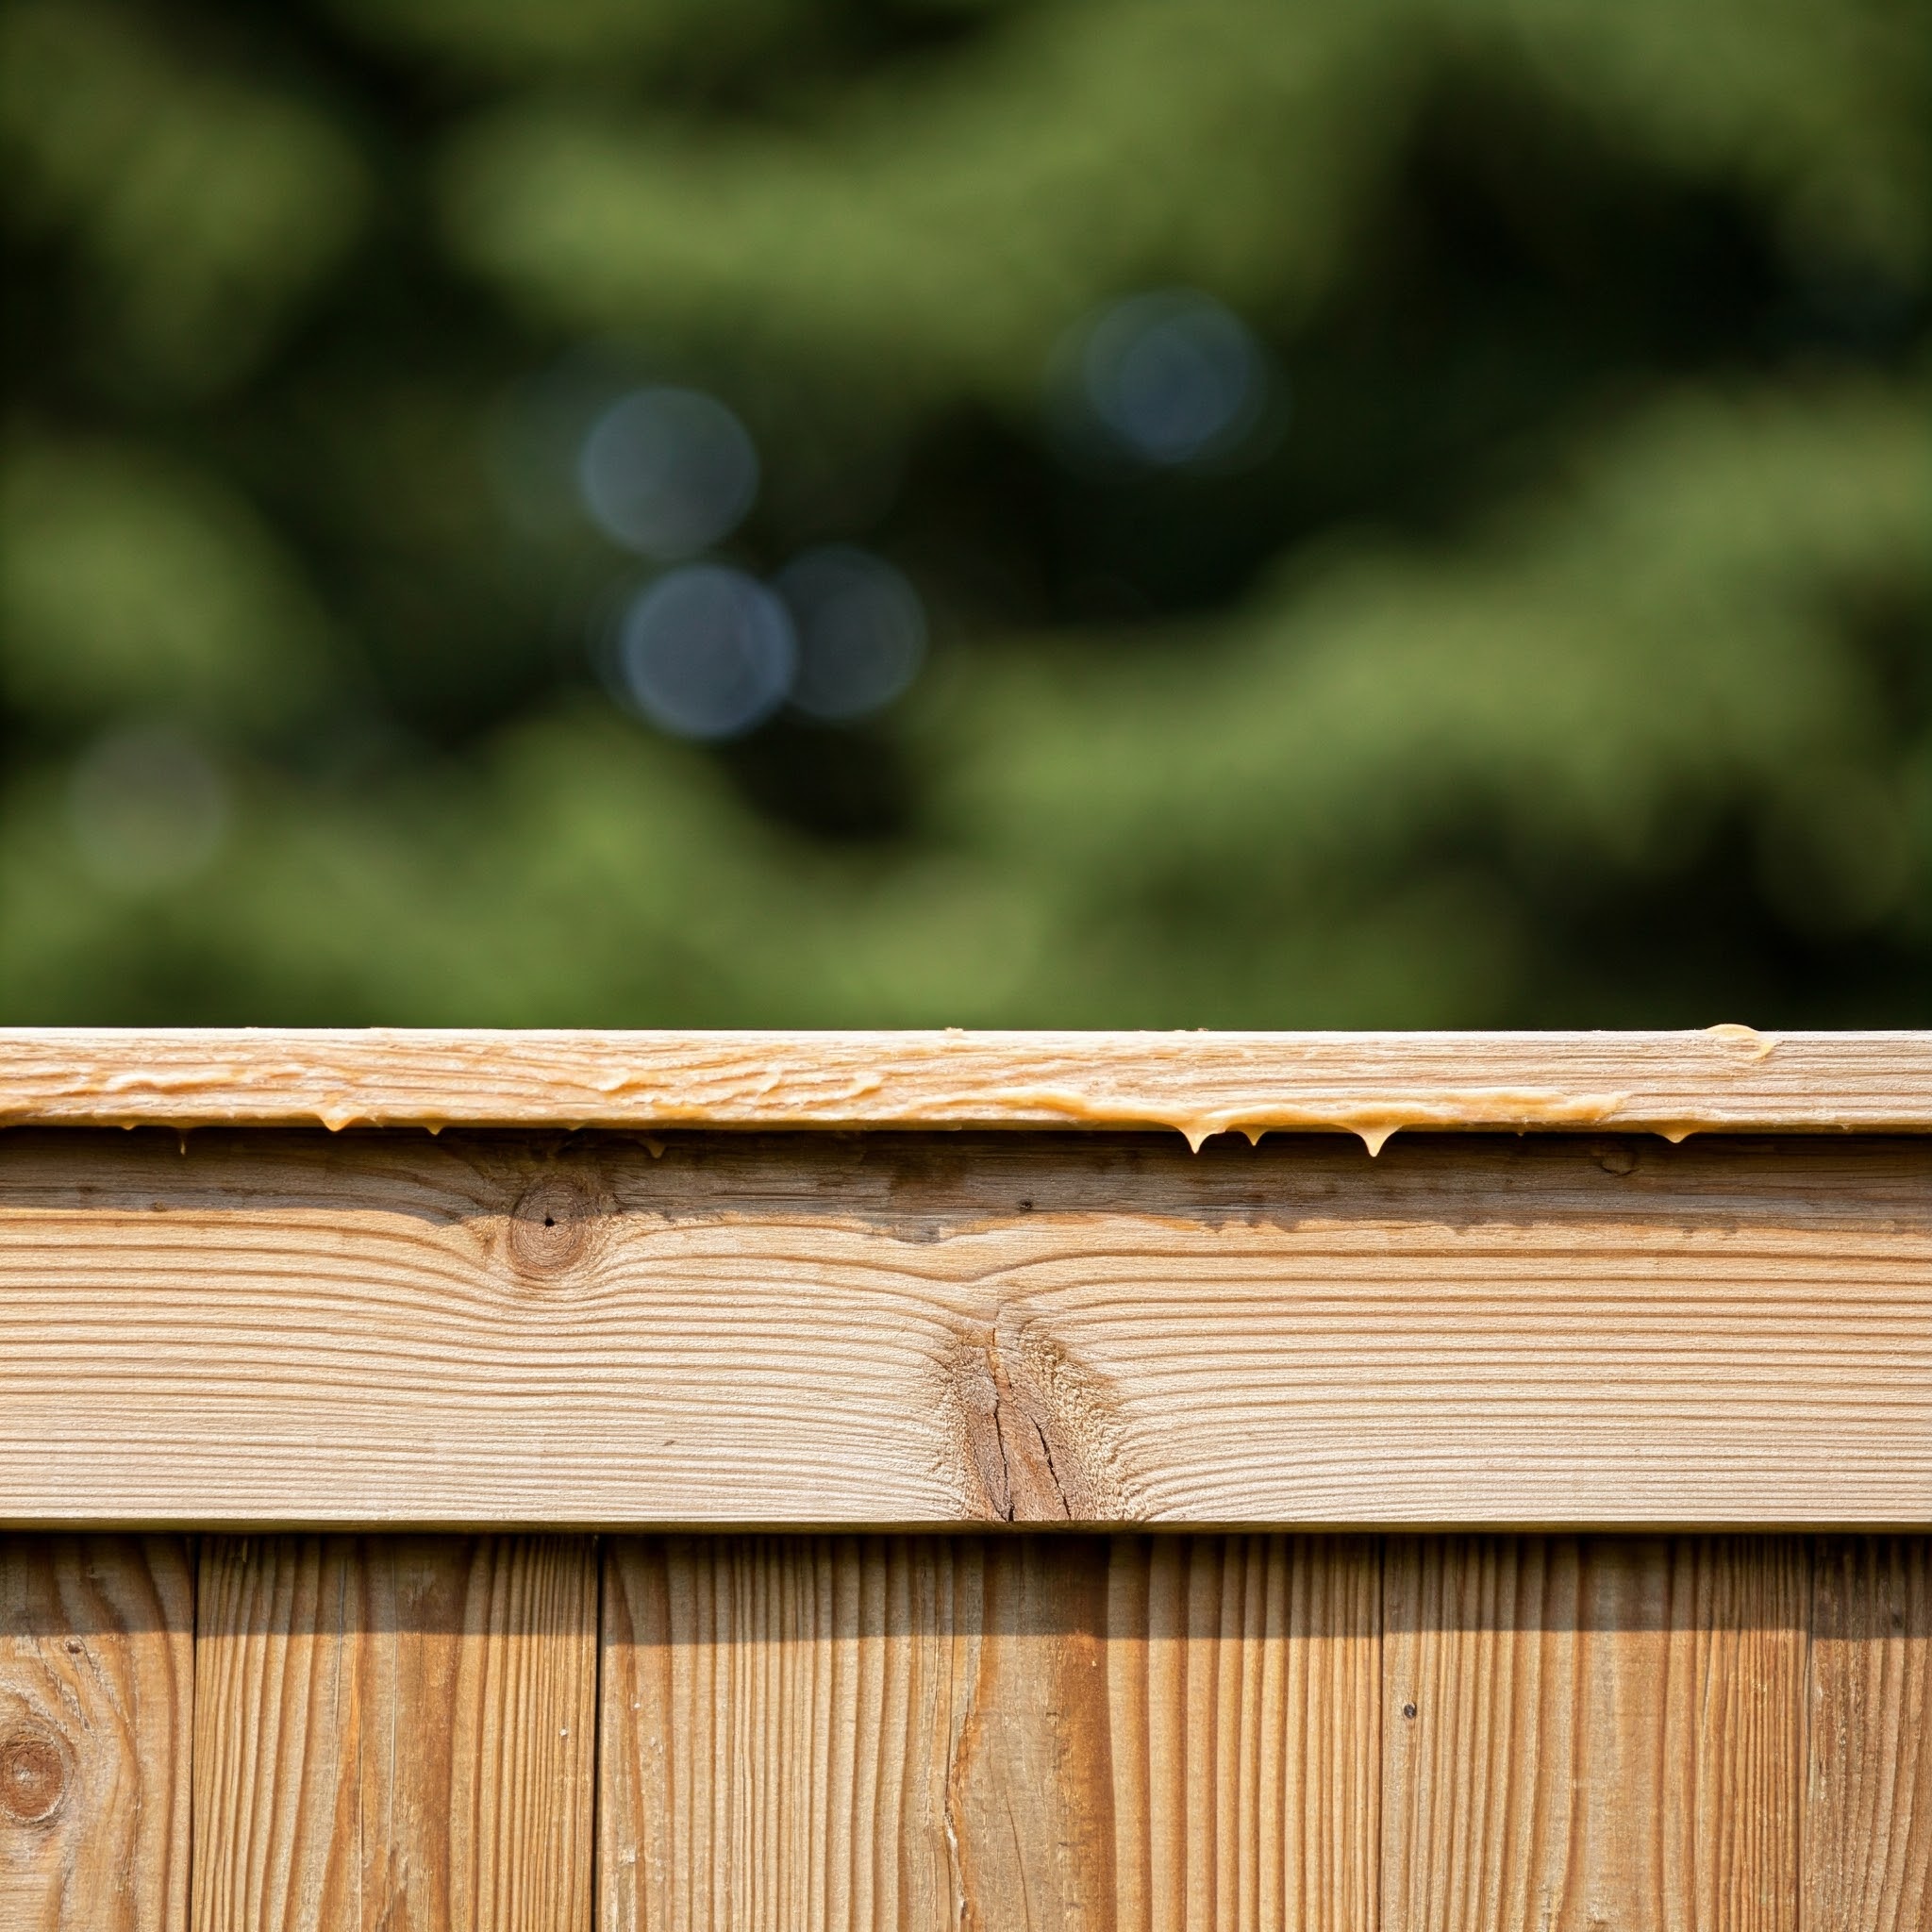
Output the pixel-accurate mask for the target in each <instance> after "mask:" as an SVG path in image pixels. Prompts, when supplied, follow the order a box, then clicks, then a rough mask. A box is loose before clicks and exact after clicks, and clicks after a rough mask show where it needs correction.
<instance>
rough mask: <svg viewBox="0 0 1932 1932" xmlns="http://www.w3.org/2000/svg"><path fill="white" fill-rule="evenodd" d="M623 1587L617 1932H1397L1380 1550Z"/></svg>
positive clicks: (648, 1542) (1137, 1545)
mask: <svg viewBox="0 0 1932 1932" xmlns="http://www.w3.org/2000/svg"><path fill="white" fill-rule="evenodd" d="M607 1565H608V1570H607V1578H606V1586H605V1613H604V1646H605V1648H604V1665H603V1685H604V1690H603V1726H604V1728H603V1738H602V1748H601V1773H600V1777H601V1787H602V1789H601V1793H600V1798H601V1803H600V1828H599V1883H600V1890H601V1903H600V1913H599V1924H600V1925H601V1927H602V1928H603V1932H646V1928H648V1932H659V1928H664V1932H672V1928H675V1932H884V1928H889V1927H890V1928H893V1932H899V1928H904V1932H924V1928H928V1927H930V1928H939V1927H948V1928H950V1927H955V1926H966V1927H983V1928H993V1927H1003V1926H1008V1925H1027V1924H1031V1925H1053V1926H1056V1927H1067V1928H1070V1932H1071V1928H1077V1927H1094V1928H1100V1927H1108V1928H1112V1927H1118V1928H1120V1932H1133V1928H1143V1932H1181V1928H1196V1927H1202V1928H1206V1927H1214V1928H1221V1927H1229V1928H1233V1927H1241V1928H1262V1927H1268V1928H1274V1927H1284V1928H1285V1927H1289V1926H1293V1927H1296V1928H1302V1927H1307V1928H1310V1932H1328V1928H1334V1932H1341V1928H1348V1932H1374V1886H1375V1882H1376V1867H1375V1859H1374V1835H1375V1819H1376V1806H1377V1801H1376V1791H1375V1780H1376V1777H1377V1774H1378V1752H1377V1747H1376V1739H1375V1734H1374V1703H1375V1698H1376V1696H1377V1694H1378V1689H1379V1684H1378V1677H1379V1671H1378V1662H1377V1644H1378V1632H1377V1624H1376V1620H1377V1616H1378V1611H1379V1604H1378V1593H1379V1592H1378V1582H1379V1579H1378V1572H1377V1567H1376V1554H1375V1551H1374V1546H1373V1545H1371V1544H1366V1543H1362V1542H1358V1541H1352V1540H1338V1541H1321V1540H1297V1539H1291V1538H1283V1537H1268V1536H1256V1537H1226V1538H1223V1537H1199V1538H1189V1539H1180V1538H1174V1539H1148V1538H1141V1537H1121V1538H1115V1539H1110V1540H1109V1539H1103V1538H1077V1537H1039V1538H1033V1537H1028V1538H1017V1539H999V1538H992V1539H983V1538H964V1537H962V1538H904V1537H890V1538H869V1539H863V1540H861V1539H839V1540H830V1539H818V1538H810V1539H808V1538H799V1539H756V1538H730V1539H720V1540H707V1539H696V1538H691V1539H639V1540H632V1541H621V1542H614V1543H613V1544H611V1545H610V1547H609V1550H608V1555H607Z"/></svg>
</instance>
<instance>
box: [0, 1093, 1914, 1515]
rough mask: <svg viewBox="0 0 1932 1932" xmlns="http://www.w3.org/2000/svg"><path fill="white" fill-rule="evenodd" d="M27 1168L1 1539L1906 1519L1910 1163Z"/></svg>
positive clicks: (37, 1164) (716, 1140)
mask: <svg viewBox="0 0 1932 1932" xmlns="http://www.w3.org/2000/svg"><path fill="white" fill-rule="evenodd" d="M659 1146H660V1149H661V1152H660V1153H658V1154H654V1153H653V1152H652V1151H650V1149H649V1148H648V1147H646V1146H644V1145H641V1144H639V1143H638V1142H636V1141H629V1140H622V1139H614V1138H608V1137H606V1138H599V1137H593V1136H584V1137H578V1138H576V1139H575V1140H566V1139H562V1138H558V1139H555V1140H553V1141H531V1140H529V1139H526V1138H522V1137H504V1136H489V1135H463V1134H455V1133H452V1134H445V1135H443V1136H441V1138H440V1139H438V1140H434V1141H432V1140H430V1139H428V1138H427V1137H422V1138H411V1137H394V1136H383V1135H364V1136H355V1135H343V1136H336V1137H329V1136H325V1135H322V1134H304V1133H297V1132H292V1131H291V1132H282V1133H276V1134H259V1135H256V1136H253V1137H251V1136H249V1135H246V1134H234V1133H225V1132H219V1131H210V1132H208V1134H206V1135H196V1136H192V1137H191V1138H190V1139H189V1140H188V1141H187V1143H186V1151H185V1152H183V1151H182V1150H181V1146H180V1144H179V1143H177V1141H176V1140H175V1137H174V1136H173V1135H167V1134H163V1133H160V1132H158V1131H148V1132H145V1133H141V1132H137V1133H132V1134H122V1133H105V1134H104V1133H94V1134H85V1133H77V1132H70V1133H64V1134H63V1133H41V1134H28V1133H18V1134H15V1135H12V1136H9V1137H8V1141H7V1145H6V1159H5V1160H4V1161H0V1523H4V1522H8V1521H10V1522H13V1523H15V1524H28V1523H43V1524H55V1523H58V1524H75V1523H87V1522H92V1523H99V1524H107V1523H119V1524H126V1523H145V1524H151V1525H159V1524H185V1525H190V1526H192V1525H196V1524H201V1525H210V1526H211V1525H216V1524H231V1525H238V1526H240V1525H256V1524H285V1525H295V1524H324V1523H327V1522H342V1523H348V1524H383V1523H387V1524H416V1525H420V1526H455V1525H458V1524H474V1525H477V1526H491V1525H495V1526H502V1525H508V1524H537V1523H544V1522H548V1523H557V1524H573V1525H579V1526H584V1527H594V1526H599V1525H604V1526H620V1525H634V1526H658V1525H661V1526H678V1525H691V1524H769V1525H773V1526H786V1525H804V1526H810V1525H822V1526H823V1525H830V1524H838V1523H856V1524H873V1525H877V1526H880V1527H911V1526H915V1525H919V1524H971V1523H975V1522H986V1521H1000V1520H1014V1521H1061V1522H1092V1523H1108V1522H1125V1523H1135V1522H1139V1523H1168V1524H1182V1523H1191V1524H1199V1525H1202V1526H1204V1527H1216V1526H1240V1525H1253V1526H1270V1525H1295V1524H1301V1525H1313V1524H1338V1525H1352V1526H1363V1525H1373V1524H1414V1525H1423V1524H1441V1525H1457V1524H1464V1525H1472V1526H1474V1525H1488V1526H1506V1525H1523V1526H1542V1525H1555V1524H1578V1525H1591V1524H1593V1525H1599V1526H1608V1525H1617V1524H1631V1525H1667V1524H1674V1525H1692V1524H1707V1525H1749V1524H1767V1525H1770V1524H1820V1525H1833V1526H1845V1527H1850V1526H1864V1525H1870V1526H1875V1527H1903V1526H1907V1525H1910V1524H1915V1523H1924V1522H1925V1521H1927V1520H1928V1519H1932V1141H1924V1140H1883V1139H1877V1138H1862V1137H1861V1138H1858V1139H1852V1140H1839V1141H1828V1140H1824V1139H1811V1140H1795V1141H1757V1142H1739V1141H1721V1140H1715V1139H1713V1140H1698V1141H1690V1142H1688V1143H1686V1144H1685V1145H1683V1146H1680V1147H1676V1148H1672V1147H1669V1146H1666V1145H1664V1144H1663V1143H1660V1142H1657V1141H1630V1140H1627V1139H1622V1138H1602V1137H1597V1138H1586V1137H1569V1136H1554V1135H1551V1136H1540V1137H1530V1138H1528V1139H1525V1140H1521V1141H1519V1140H1516V1139H1514V1138H1505V1137H1501V1136H1450V1135H1442V1136H1434V1137H1423V1136H1418V1137H1415V1138H1414V1139H1412V1140H1409V1141H1398V1142H1396V1143H1395V1144H1394V1145H1393V1146H1392V1147H1391V1149H1390V1150H1389V1151H1388V1152H1387V1153H1385V1154H1384V1155H1383V1156H1382V1157H1381V1158H1379V1159H1378V1160H1374V1161H1371V1160H1370V1159H1369V1158H1367V1157H1366V1156H1365V1155H1364V1154H1363V1153H1362V1152H1361V1150H1360V1149H1359V1148H1357V1147H1353V1146H1351V1145H1350V1144H1349V1143H1347V1142H1345V1141H1340V1140H1335V1139H1327V1138H1322V1137H1315V1136H1307V1137H1301V1138H1295V1139H1290V1138H1286V1137H1284V1138H1281V1139H1274V1140H1269V1141H1263V1142H1262V1144H1261V1145H1260V1146H1259V1147H1258V1148H1249V1147H1248V1146H1246V1145H1245V1144H1244V1143H1241V1142H1240V1141H1235V1142H1232V1143H1226V1142H1223V1143H1218V1144H1217V1145H1215V1146H1214V1147H1212V1148H1210V1149H1209V1150H1208V1151H1207V1152H1205V1153H1203V1154H1202V1155H1200V1156H1190V1155H1188V1154H1187V1153H1185V1152H1184V1151H1182V1150H1181V1149H1179V1148H1178V1147H1177V1146H1174V1145H1173V1144H1172V1143H1170V1142H1167V1141H1162V1140H1160V1139H1158V1138H1155V1137H1151V1136H1121V1137H1112V1136H1105V1135H1074V1134H1068V1135H1060V1136H1048V1135H1035V1134H1027V1135H1010V1134H1008V1135H999V1134H990V1135H985V1136H973V1135H914V1136H904V1137H901V1136H892V1135H859V1136H850V1137H847V1136H833V1135H773V1136H758V1135H750V1134H719V1135H710V1136H707V1135H691V1136H678V1137H674V1138H672V1139H671V1140H669V1141H664V1142H661V1143H659Z"/></svg>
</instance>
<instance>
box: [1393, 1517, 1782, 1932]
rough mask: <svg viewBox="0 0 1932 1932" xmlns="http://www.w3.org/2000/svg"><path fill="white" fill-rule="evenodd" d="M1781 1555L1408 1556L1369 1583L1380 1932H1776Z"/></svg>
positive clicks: (1465, 1544) (1595, 1544) (1491, 1543)
mask: <svg viewBox="0 0 1932 1932" xmlns="http://www.w3.org/2000/svg"><path fill="white" fill-rule="evenodd" d="M1805 1573H1806V1564H1805V1548H1804V1545H1803V1543H1802V1542H1800V1541H1798V1540H1796V1539H1790V1538H1785V1539H1741V1540H1737V1541H1725V1540H1715V1539H1680V1540H1676V1541H1608V1540H1589V1541H1581V1542H1579V1541H1574V1540H1571V1539H1551V1540H1545V1539H1524V1540H1521V1541H1497V1540H1489V1539H1480V1540H1474V1541H1468V1540H1463V1539H1456V1538H1448V1539H1441V1540H1430V1541H1407V1540H1404V1541H1400V1542H1397V1543H1394V1544H1392V1545H1391V1548H1390V1552H1389V1557H1388V1570H1387V1576H1386V1584H1385V1599H1384V1605H1385V1616H1386V1619H1387V1639H1386V1646H1385V1653H1384V1657H1385V1675H1384V1680H1383V1681H1384V1692H1383V1724H1384V1736H1385V1738H1386V1740H1387V1751H1388V1757H1387V1765H1386V1769H1385V1774H1384V1777H1385V1790H1386V1791H1387V1794H1388V1805H1387V1810H1386V1814H1385V1819H1384V1831H1383V1867H1382V1869H1383V1898H1384V1921H1383V1923H1384V1924H1385V1926H1386V1927H1387V1928H1388V1932H1519V1928H1520V1932H1570V1928H1574V1932H1591V1928H1596V1927H1606V1926H1614V1927H1616V1928H1617V1932H1653V1928H1654V1932H1789V1928H1791V1927H1794V1926H1795V1925H1796V1924H1797V1919H1798V1859H1799V1839H1800V1835H1801V1825H1800V1817H1799V1810H1800V1805H1799V1797H1800V1786H1801V1781H1802V1769H1801V1767H1802V1761H1803V1757H1804V1743H1803V1740H1804V1735H1805V1710H1804V1699H1805V1629H1806V1624H1807V1600H1806V1599H1807V1579H1806V1574H1805Z"/></svg>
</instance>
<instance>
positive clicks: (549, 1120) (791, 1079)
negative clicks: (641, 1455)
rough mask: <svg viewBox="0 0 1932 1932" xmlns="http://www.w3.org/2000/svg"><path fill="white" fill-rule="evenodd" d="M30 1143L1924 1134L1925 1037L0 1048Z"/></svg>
mask: <svg viewBox="0 0 1932 1932" xmlns="http://www.w3.org/2000/svg"><path fill="white" fill-rule="evenodd" d="M0 1122H12V1123H23V1124H42V1125H76V1126H78V1125H108V1126H122V1125H134V1124H145V1123H158V1124H163V1125H171V1126H202V1125H212V1124H276V1125H288V1124H321V1125H324V1126H327V1127H343V1126H351V1125H367V1126H405V1125H421V1124H429V1125H437V1126H441V1125H454V1124H470V1125H476V1126H509V1125H532V1126H540V1127H554V1126H559V1125H561V1126H624V1127H643V1128H649V1127H660V1126H752V1127H773V1126H794V1127H855V1126H863V1127H989V1126H990V1127H1002V1126H1049V1127H1051V1126H1067V1125H1095V1126H1114V1127H1124V1126H1168V1127H1173V1128H1176V1129H1178V1130H1179V1131H1180V1132H1182V1133H1183V1134H1186V1135H1187V1136H1188V1137H1189V1138H1190V1139H1191V1140H1198V1139H1200V1138H1202V1137H1204V1136H1207V1135H1209V1134H1215V1133H1224V1132H1231V1131H1243V1132H1256V1133H1258V1132H1263V1131H1266V1130H1269V1129H1278V1128H1292V1129H1308V1128H1324V1127H1325V1128H1332V1129H1337V1130H1340V1131H1343V1132H1347V1133H1354V1134H1359V1135H1361V1136H1362V1137H1363V1138H1364V1140H1366V1141H1368V1142H1369V1143H1370V1144H1371V1145H1372V1146H1374V1145H1379V1144H1380V1142H1381V1141H1382V1140H1383V1139H1384V1138H1385V1137H1386V1136H1387V1135H1389V1134H1391V1133H1393V1132H1395V1131H1397V1130H1398V1129H1401V1128H1405V1127H1430V1126H1438V1127H1479V1128H1504V1129H1524V1128H1548V1127H1556V1128H1566V1127H1579V1126H1581V1127H1614V1128H1619V1129H1626V1130H1632V1131H1634V1130H1638V1129H1643V1130H1648V1131H1655V1132H1659V1133H1664V1134H1667V1135H1672V1136H1677V1135H1682V1134H1685V1133H1691V1132H1697V1131H1732V1132H1748V1131H1770V1130H1840V1129H1858V1130H1862V1131H1865V1132H1891V1131H1900V1132H1912V1131H1923V1130H1924V1129H1926V1128H1928V1127H1932V1034H1928V1033H1783V1034H1773V1033H1761V1034H1760V1033H1755V1032H1753V1031H1752V1030H1751V1029H1750V1028H1749V1027H1745V1026H1736V1025H1722V1026H1714V1027H1710V1028H1707V1029H1706V1030H1705V1031H1703V1032H1695V1033H1575V1032H1572V1033H1205V1032H1204V1033H966V1032H958V1031H949V1032H943V1033H938V1032H928V1033H745V1032H731V1033H724V1032H716V1033H669V1032H657V1033H652V1032H642V1033H584V1032H577V1033H567V1032H550V1033H545V1032H517V1033H475V1032H471V1033H465V1032H407V1031H395V1030H384V1029H378V1030H374V1031H370V1032H359V1033H350V1032H290V1031H281V1032H277V1031H256V1030H253V1029H251V1030H248V1031H242V1032H237V1031H192V1030H182V1031H170V1032H128V1031H86V1030H72V1029H46V1028H26V1029H12V1030H7V1031H0Z"/></svg>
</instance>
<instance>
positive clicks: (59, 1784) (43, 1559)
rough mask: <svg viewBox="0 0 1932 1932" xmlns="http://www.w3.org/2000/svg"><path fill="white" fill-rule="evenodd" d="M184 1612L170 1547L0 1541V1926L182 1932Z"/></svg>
mask: <svg viewBox="0 0 1932 1932" xmlns="http://www.w3.org/2000/svg"><path fill="white" fill-rule="evenodd" d="M193 1644H194V1603H193V1590H192V1577H191V1574H190V1571H189V1567H188V1558H187V1553H186V1550H185V1549H184V1547H183V1546H182V1544H181V1543H180V1542H179V1541H176V1540H175V1539H171V1538H159V1537H153V1538H142V1537H92V1538H87V1539H79V1538H66V1537H60V1538H49V1537H10V1538H7V1539H4V1540H0V1927H4V1928H5V1932H182V1928H184V1927H185V1926H186V1924H187V1922H188V1858H189V1809H188V1764H189V1755H188V1754H189V1738H190V1708H191V1706H192V1697H193V1666H194V1656H193Z"/></svg>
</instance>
